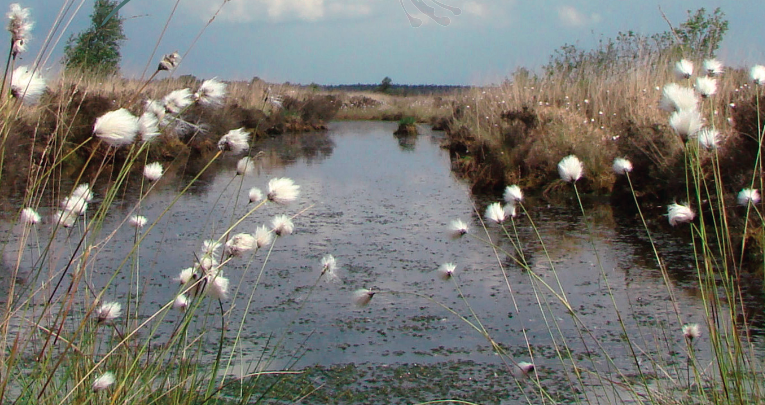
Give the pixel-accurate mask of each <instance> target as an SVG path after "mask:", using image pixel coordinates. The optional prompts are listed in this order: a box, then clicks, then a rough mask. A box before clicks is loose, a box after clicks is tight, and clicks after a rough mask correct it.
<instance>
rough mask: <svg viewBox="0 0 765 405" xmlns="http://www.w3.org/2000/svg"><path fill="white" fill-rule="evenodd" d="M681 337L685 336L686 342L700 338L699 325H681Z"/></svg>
mask: <svg viewBox="0 0 765 405" xmlns="http://www.w3.org/2000/svg"><path fill="white" fill-rule="evenodd" d="M683 336H685V338H686V339H688V340H691V341H692V340H693V339H697V338H698V337H699V336H701V330H700V329H699V324H697V323H688V324H685V325H683Z"/></svg>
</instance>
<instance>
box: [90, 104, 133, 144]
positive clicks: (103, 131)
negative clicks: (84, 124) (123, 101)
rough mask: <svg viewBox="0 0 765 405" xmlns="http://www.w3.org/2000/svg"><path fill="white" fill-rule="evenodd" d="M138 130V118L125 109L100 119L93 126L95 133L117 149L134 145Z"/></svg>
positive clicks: (110, 112) (107, 114)
mask: <svg viewBox="0 0 765 405" xmlns="http://www.w3.org/2000/svg"><path fill="white" fill-rule="evenodd" d="M138 129H139V126H138V117H136V116H135V115H133V114H131V113H130V111H128V110H126V109H124V108H120V109H119V110H115V111H109V112H108V113H106V114H104V115H102V116H100V117H98V118H97V119H96V123H95V124H94V125H93V133H94V134H95V135H96V136H97V137H98V138H99V139H101V140H102V141H104V142H106V143H107V144H108V145H109V146H113V147H115V148H118V147H120V146H125V145H130V144H131V143H133V140H134V139H135V136H136V134H137V133H138Z"/></svg>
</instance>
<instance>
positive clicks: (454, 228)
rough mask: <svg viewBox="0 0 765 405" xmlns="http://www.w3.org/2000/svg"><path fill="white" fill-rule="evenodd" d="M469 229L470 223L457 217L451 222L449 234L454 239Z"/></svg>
mask: <svg viewBox="0 0 765 405" xmlns="http://www.w3.org/2000/svg"><path fill="white" fill-rule="evenodd" d="M468 231H469V229H468V225H467V224H466V223H465V222H464V221H462V220H461V219H455V220H453V221H452V222H451V223H450V224H449V234H450V235H451V236H452V238H453V239H457V238H460V237H462V236H464V235H466V234H467V233H468Z"/></svg>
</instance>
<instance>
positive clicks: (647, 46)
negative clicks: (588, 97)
mask: <svg viewBox="0 0 765 405" xmlns="http://www.w3.org/2000/svg"><path fill="white" fill-rule="evenodd" d="M727 30H728V21H727V20H726V19H725V13H723V12H722V11H721V10H720V9H719V8H717V9H715V11H714V12H712V13H711V14H707V12H706V10H705V9H704V8H700V9H698V10H697V11H695V12H692V11H690V10H689V11H688V19H687V20H686V21H685V22H683V23H681V24H680V25H679V26H678V27H677V28H673V29H672V30H668V31H664V32H661V33H657V34H653V35H650V36H646V35H641V34H637V33H635V32H633V31H628V32H626V33H625V32H620V33H619V34H618V35H617V36H616V38H604V39H601V40H600V41H599V42H598V46H597V47H596V48H595V49H591V50H584V49H580V48H578V47H576V45H570V44H566V45H563V46H562V47H561V48H560V49H558V50H556V51H555V53H554V54H553V55H552V56H551V57H550V62H548V63H547V65H545V67H544V69H545V73H546V74H547V75H548V76H552V75H554V74H562V75H564V76H568V77H569V78H574V79H576V78H582V77H586V75H588V74H589V73H592V72H602V71H605V70H610V71H612V73H619V72H623V71H626V70H628V69H633V68H635V67H636V66H640V65H653V64H655V63H656V61H658V60H659V59H661V58H670V59H680V58H688V59H691V60H701V59H705V58H711V57H714V55H715V52H716V51H717V49H718V48H719V47H720V43H721V42H722V40H723V37H724V36H725V32H726V31H727Z"/></svg>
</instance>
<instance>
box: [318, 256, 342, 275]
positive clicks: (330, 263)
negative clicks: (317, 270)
mask: <svg viewBox="0 0 765 405" xmlns="http://www.w3.org/2000/svg"><path fill="white" fill-rule="evenodd" d="M321 275H322V276H324V278H325V280H327V281H330V282H339V281H340V277H339V276H338V274H337V260H335V256H332V255H324V257H322V258H321Z"/></svg>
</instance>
